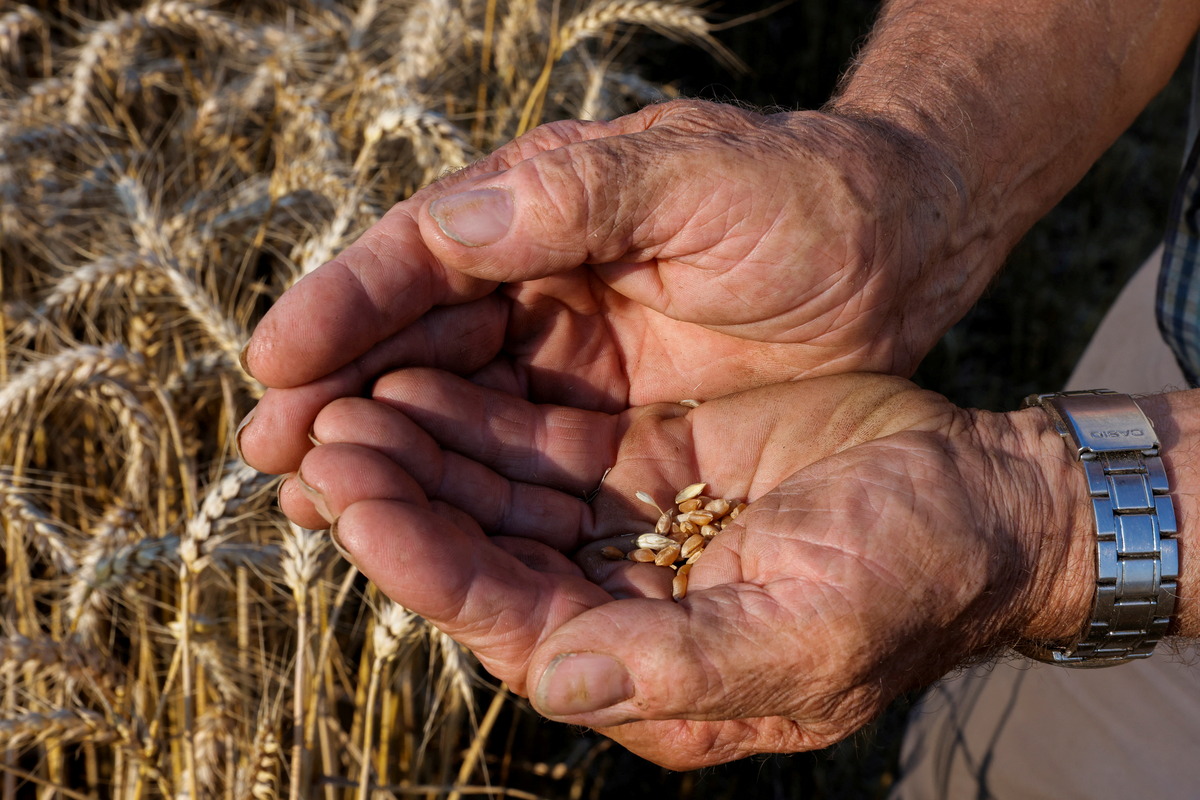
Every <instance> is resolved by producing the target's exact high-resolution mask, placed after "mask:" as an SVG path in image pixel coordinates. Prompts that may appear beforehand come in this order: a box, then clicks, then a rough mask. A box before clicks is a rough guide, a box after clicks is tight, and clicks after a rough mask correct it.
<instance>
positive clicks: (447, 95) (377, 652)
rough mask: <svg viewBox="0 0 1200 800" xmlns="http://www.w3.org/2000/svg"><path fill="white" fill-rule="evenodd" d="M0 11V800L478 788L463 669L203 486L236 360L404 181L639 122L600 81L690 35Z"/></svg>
mask: <svg viewBox="0 0 1200 800" xmlns="http://www.w3.org/2000/svg"><path fill="white" fill-rule="evenodd" d="M5 9H6V10H4V11H3V12H0V299H2V305H0V327H2V331H3V337H2V339H0V518H2V520H3V530H2V532H0V533H2V535H0V574H2V580H0V798H4V800H7V799H8V798H14V797H18V796H22V797H25V796H34V793H35V792H36V793H37V796H40V797H69V798H76V797H114V798H152V797H171V798H182V797H190V798H200V797H213V798H257V799H259V800H262V799H263V798H268V797H275V796H290V797H296V798H299V797H322V798H327V799H328V800H333V798H348V797H359V798H365V797H394V796H401V795H405V796H406V795H411V794H414V793H418V794H423V795H424V796H429V797H434V796H442V795H448V796H456V795H457V794H460V793H465V792H475V791H477V790H478V789H477V787H478V785H480V784H482V783H486V782H487V781H489V780H491V781H492V782H493V783H494V782H495V781H496V777H497V776H496V772H497V769H498V768H497V767H493V768H492V769H491V771H490V772H489V769H488V765H489V764H500V765H501V766H500V768H499V771H500V773H501V775H500V777H501V778H502V779H503V777H504V775H505V774H511V770H512V764H511V763H510V762H512V758H511V753H510V752H509V750H506V749H505V747H504V742H501V743H500V745H499V746H494V745H493V744H492V743H489V739H488V736H489V732H491V731H492V730H493V728H494V726H495V724H496V720H497V719H498V717H499V716H500V715H501V714H502V712H503V711H504V708H505V707H506V705H505V703H504V700H503V698H504V694H503V692H502V691H501V692H495V691H494V690H489V691H493V693H492V694H491V699H489V700H487V701H486V702H485V703H484V706H485V707H486V709H487V710H486V712H485V713H477V711H476V702H477V698H476V697H475V696H474V695H475V694H476V691H475V690H476V689H478V688H479V687H480V686H483V685H485V684H484V683H483V682H482V681H481V680H480V679H479V678H478V676H477V674H476V672H475V670H474V667H473V666H472V665H471V663H470V662H469V660H468V656H467V655H466V654H464V653H463V652H462V651H460V650H459V648H458V647H457V646H456V645H455V644H454V643H453V642H450V641H449V640H447V639H445V638H444V637H442V636H440V634H438V633H437V632H436V631H434V630H431V629H429V628H428V627H427V626H425V625H424V624H423V623H422V622H421V621H420V620H418V619H415V618H414V617H413V616H412V615H410V614H409V613H408V612H406V611H405V610H404V609H402V608H398V607H396V606H395V605H393V604H391V603H390V602H389V601H387V600H386V598H382V597H380V596H378V595H377V594H375V593H374V592H373V591H372V590H371V589H370V587H367V586H366V585H365V583H364V582H363V581H362V579H361V578H359V577H357V576H356V573H355V572H354V571H353V570H352V569H351V568H349V567H348V566H347V565H345V564H344V563H343V562H341V560H340V559H338V558H336V557H334V556H333V555H332V553H331V551H330V550H329V549H328V548H327V547H326V538H325V535H324V534H323V533H320V532H313V531H307V530H302V529H298V528H296V527H294V526H291V525H289V524H288V523H287V521H286V520H284V519H283V518H282V517H281V516H280V515H279V513H278V510H277V508H276V506H275V504H274V491H273V490H274V480H273V479H272V478H271V477H269V476H264V475H260V474H258V473H256V472H255V471H253V470H251V469H249V468H247V467H245V466H244V465H241V464H240V463H238V462H237V460H236V456H235V454H234V450H233V446H232V436H231V432H232V430H233V428H234V426H235V425H236V423H237V421H238V420H239V419H240V418H241V417H242V416H243V414H245V412H246V411H247V410H248V409H249V408H250V406H251V405H252V404H253V403H254V401H255V398H256V397H257V396H259V394H260V393H261V387H259V386H258V385H256V383H255V382H254V380H253V379H251V378H250V377H249V376H248V375H246V374H245V373H244V372H243V371H242V370H241V368H240V367H239V365H238V358H237V356H238V353H239V351H240V349H241V347H242V344H243V343H244V341H245V340H246V338H247V331H248V330H250V329H251V328H252V326H253V324H254V322H255V320H256V319H257V318H258V317H259V316H260V315H261V314H262V312H263V311H264V309H265V308H266V307H267V306H268V305H269V304H270V303H271V301H272V300H273V299H274V298H276V297H278V296H279V294H280V293H281V292H282V291H284V290H285V289H286V288H287V287H288V286H289V285H291V284H292V283H293V282H294V281H295V280H296V279H297V278H298V277H299V276H301V275H302V274H304V273H305V272H307V271H309V270H311V269H313V268H314V267H316V266H318V265H319V264H321V263H322V262H323V261H324V260H326V259H328V258H329V257H330V255H331V254H333V253H335V252H336V251H337V250H338V249H339V248H340V247H342V246H344V245H345V244H346V243H348V242H349V241H351V240H352V239H353V238H354V237H355V236H356V235H357V233H358V232H360V231H362V230H363V229H364V228H365V227H366V226H368V225H369V224H370V223H371V222H372V221H373V220H375V219H376V218H377V217H379V216H380V215H381V214H382V213H383V211H385V210H386V209H387V208H388V207H389V206H390V205H391V204H392V203H393V202H394V201H396V200H397V199H400V198H402V197H404V196H406V195H408V194H409V193H411V192H412V191H413V190H414V189H415V188H416V187H419V186H421V185H423V184H425V183H427V182H429V181H430V180H432V179H434V178H436V177H437V176H438V175H440V174H442V173H443V172H445V171H446V170H449V169H453V168H455V167H458V166H461V165H463V164H464V163H466V162H467V161H469V160H470V159H472V158H474V157H475V156H476V155H477V154H480V153H483V152H486V151H488V150H489V149H491V148H493V147H495V146H496V145H498V144H499V143H502V142H503V141H506V140H507V139H509V138H511V137H512V136H514V135H516V134H518V133H519V132H521V131H523V130H525V129H528V128H529V127H531V126H533V125H535V124H537V123H538V122H540V121H544V120H548V119H553V118H563V117H569V116H575V117H594V118H596V117H605V116H610V115H613V114H616V113H619V112H622V111H625V110H628V108H629V107H630V106H631V105H633V104H637V103H641V102H644V101H645V100H648V99H655V98H657V97H660V96H661V90H660V89H658V88H656V87H653V86H650V85H648V84H646V83H645V82H644V81H642V80H640V79H639V78H638V77H637V76H636V75H635V74H633V73H632V72H630V71H628V69H627V68H625V67H622V64H627V63H629V62H628V60H627V57H629V56H631V55H632V53H633V52H634V51H633V49H632V48H631V47H629V37H630V34H631V33H632V32H633V31H635V30H636V29H637V28H650V29H652V30H654V31H655V32H658V33H664V34H667V35H672V36H676V37H682V38H685V39H691V40H693V41H697V42H706V41H710V40H709V38H708V27H707V25H706V23H705V21H704V19H703V18H702V16H701V15H700V13H699V12H698V11H697V9H696V8H695V7H693V6H690V5H688V4H686V3H684V2H652V1H647V2H635V1H633V0H626V1H624V2H622V1H621V0H600V1H599V2H585V1H584V0H580V2H578V3H571V2H566V1H565V0H563V1H561V2H560V1H559V0H555V2H538V0H507V1H502V0H459V1H457V2H456V1H454V0H357V1H356V2H353V3H346V2H342V0H304V2H295V3H292V2H284V0H269V1H268V2H257V3H239V2H235V1H234V0H230V1H229V2H203V1H201V2H182V1H180V0H161V1H160V2H149V3H146V4H136V3H125V2H120V1H119V0H78V1H77V2H70V0H57V2H51V0H41V2H33V3H31V4H30V5H16V6H13V5H11V4H10V5H7V6H5ZM492 738H502V737H492ZM510 738H511V737H510ZM510 749H511V748H510ZM499 751H505V752H509V755H508V756H505V757H504V759H501V760H499V761H498V760H497V757H496V756H495V755H494V753H495V752H499ZM489 754H492V755H489ZM505 759H507V760H505ZM506 770H507V772H506ZM505 791H507V792H508V794H509V795H520V793H519V792H516V791H515V790H505Z"/></svg>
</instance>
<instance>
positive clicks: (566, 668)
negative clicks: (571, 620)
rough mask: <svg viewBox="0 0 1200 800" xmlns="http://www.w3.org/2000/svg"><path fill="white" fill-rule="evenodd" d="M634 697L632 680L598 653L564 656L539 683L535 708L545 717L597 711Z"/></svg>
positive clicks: (607, 657) (550, 667)
mask: <svg viewBox="0 0 1200 800" xmlns="http://www.w3.org/2000/svg"><path fill="white" fill-rule="evenodd" d="M631 697H633V679H632V678H630V677H629V672H628V671H627V670H626V669H625V666H624V665H623V664H621V662H619V661H617V660H616V659H615V658H612V657H611V656H606V655H601V654H600V653H564V654H563V655H561V656H558V657H557V658H555V659H554V660H553V661H552V662H550V666H549V667H548V668H547V669H546V672H545V673H544V674H543V675H542V679H541V680H540V681H539V682H538V688H537V693H536V698H537V707H538V710H539V711H541V712H542V713H543V714H545V715H546V716H548V717H566V716H570V715H572V714H584V713H587V712H589V711H599V710H600V709H602V708H608V707H609V706H613V705H616V704H617V703H620V702H623V701H625V700H628V699H629V698H631Z"/></svg>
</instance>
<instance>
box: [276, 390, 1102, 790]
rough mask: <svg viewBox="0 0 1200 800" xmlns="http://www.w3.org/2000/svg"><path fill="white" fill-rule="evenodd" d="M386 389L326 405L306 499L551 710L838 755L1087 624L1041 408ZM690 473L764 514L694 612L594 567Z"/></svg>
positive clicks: (693, 589)
mask: <svg viewBox="0 0 1200 800" xmlns="http://www.w3.org/2000/svg"><path fill="white" fill-rule="evenodd" d="M375 398H376V399H375V400H369V399H365V398H362V399H344V400H340V401H338V402H335V403H333V404H332V405H330V406H329V407H328V408H326V409H325V410H323V411H322V412H321V414H320V416H319V417H318V418H317V420H316V424H315V429H314V430H315V435H316V437H317V438H318V439H319V440H320V441H321V442H322V443H323V444H322V445H321V446H318V447H316V448H314V449H313V450H312V451H311V452H310V453H309V454H308V455H307V456H306V458H305V459H304V462H303V464H302V477H303V480H304V481H305V483H306V485H307V486H308V487H310V488H308V489H301V488H298V487H297V488H295V489H294V490H293V491H294V492H295V493H296V494H295V495H293V494H289V495H286V496H285V498H284V505H285V509H286V510H288V511H289V513H291V514H292V515H293V516H294V517H296V518H298V521H300V522H301V523H302V524H309V525H313V524H321V523H320V519H319V518H318V519H313V518H311V516H312V514H313V511H312V506H311V505H309V504H310V503H311V502H315V503H316V505H317V508H319V509H320V512H321V514H322V515H323V516H324V517H325V518H326V519H329V520H332V519H336V520H337V526H336V532H337V536H338V538H339V539H340V542H341V544H342V546H343V547H344V548H345V549H346V551H347V552H348V554H349V556H350V557H351V558H352V559H353V560H354V562H355V563H357V564H358V565H359V566H360V568H361V569H362V570H363V571H364V572H365V573H366V574H367V576H368V577H370V578H371V580H373V581H374V582H375V583H376V584H377V585H378V586H379V587H380V588H381V589H382V590H383V591H384V592H385V593H387V594H388V595H390V596H391V597H393V598H394V599H395V600H396V601H398V602H400V603H402V604H403V605H405V606H407V607H408V608H411V609H413V610H414V611H416V612H418V613H420V614H422V615H424V616H426V617H427V618H428V619H430V620H431V621H432V622H433V623H434V624H436V625H438V626H439V627H441V628H442V629H443V630H445V631H446V632H447V633H449V634H450V635H451V636H453V637H455V638H456V639H458V640H459V641H461V642H462V643H464V644H465V645H467V646H468V647H470V648H471V649H472V650H473V651H474V652H475V653H476V654H477V655H478V657H479V658H480V660H481V661H482V663H483V664H484V665H485V666H486V667H487V669H488V670H489V671H491V672H492V673H493V674H495V675H496V676H497V677H499V678H502V679H503V680H505V681H507V682H508V683H509V685H510V686H512V687H513V688H514V690H516V691H518V692H521V693H526V694H528V695H529V696H530V698H531V700H532V702H533V704H534V706H535V707H536V708H537V709H538V710H539V711H541V712H542V713H544V714H546V715H547V716H550V717H552V718H555V719H559V720H563V721H566V722H570V723H576V724H583V725H589V726H592V727H595V728H598V729H600V730H602V731H603V732H604V733H605V734H607V735H609V736H612V737H613V738H615V739H617V740H619V741H621V742H622V743H623V744H625V745H626V746H628V747H630V748H631V749H633V750H634V751H635V752H638V753H640V754H642V755H644V756H645V757H647V758H650V759H653V760H655V761H657V762H659V763H661V764H664V765H666V766H669V767H672V768H677V769H684V768H693V767H697V766H702V765H705V764H713V763H718V762H722V761H727V760H731V759H734V758H738V757H741V756H745V755H748V754H751V753H759V752H779V751H795V750H803V749H811V748H816V747H820V746H823V745H825V744H828V743H830V742H833V741H836V740H838V739H840V738H843V737H844V736H846V735H848V734H850V733H851V732H853V731H854V730H856V729H857V728H858V727H860V726H861V725H862V724H864V723H865V722H866V721H868V720H869V719H870V718H871V717H872V716H874V715H875V714H876V713H878V712H879V711H880V710H881V709H882V708H883V707H884V705H885V704H886V703H887V702H888V701H889V700H890V699H891V698H892V697H893V696H894V695H895V694H896V693H898V692H899V691H902V690H904V689H905V688H908V687H912V686H915V685H918V684H920V683H921V682H923V681H928V680H931V679H933V678H935V677H937V676H939V675H941V674H942V673H944V672H945V671H946V670H947V669H949V668H950V667H952V666H953V665H954V664H956V663H958V662H960V661H961V660H962V659H964V658H966V657H969V656H971V655H973V654H978V653H980V652H982V651H986V650H988V649H990V648H993V647H995V646H997V645H998V644H1003V643H1005V642H1008V641H1011V640H1012V639H1014V638H1016V637H1018V636H1036V637H1039V638H1046V639H1051V638H1057V637H1062V638H1067V637H1069V636H1071V635H1072V634H1074V633H1075V632H1076V631H1077V630H1078V629H1079V627H1080V625H1081V624H1082V620H1083V619H1084V618H1085V616H1086V614H1087V611H1088V605H1089V602H1090V586H1092V585H1094V584H1091V583H1089V581H1090V578H1089V576H1088V570H1089V566H1088V559H1087V553H1086V542H1087V536H1086V527H1082V528H1081V527H1080V526H1079V525H1076V524H1075V523H1074V517H1073V516H1072V514H1073V513H1074V512H1075V511H1076V510H1077V509H1070V508H1068V509H1066V510H1064V509H1063V507H1062V504H1059V505H1058V507H1057V510H1056V509H1055V505H1054V504H1052V503H1049V502H1046V500H1047V497H1048V496H1050V493H1051V492H1052V493H1053V495H1054V496H1057V497H1081V495H1082V493H1080V492H1078V488H1079V487H1078V484H1077V481H1078V475H1077V474H1076V473H1075V472H1074V468H1073V466H1072V465H1071V464H1070V463H1069V462H1068V461H1067V459H1066V456H1065V452H1064V448H1063V447H1062V444H1061V442H1060V441H1059V440H1058V437H1057V436H1056V435H1055V434H1053V433H1052V432H1050V431H1048V426H1047V424H1046V420H1045V419H1043V417H1042V415H1041V412H1038V411H1034V412H1024V413H1019V414H1012V415H989V414H980V413H976V412H967V411H963V410H961V409H957V408H955V407H953V406H951V405H950V404H949V403H948V402H946V401H945V400H944V399H943V398H941V397H939V396H937V395H934V394H931V393H927V392H922V391H920V390H917V389H916V388H915V387H913V386H912V385H911V384H909V383H907V382H906V381H903V380H901V379H898V378H888V377H883V376H878V375H874V376H872V375H849V376H833V377H826V378H817V379H813V380H809V381H798V382H793V383H789V384H784V385H776V386H770V387H765V388H762V389H757V390H753V391H748V392H745V393H742V394H739V395H734V396H730V397H728V398H723V399H718V400H714V401H712V402H709V403H705V404H703V405H701V406H700V407H699V408H697V409H694V410H689V409H687V408H685V407H682V406H679V405H666V404H661V405H654V406H649V407H643V408H636V409H631V410H628V411H625V412H623V413H621V414H618V415H608V414H604V413H599V412H590V411H582V410H578V409H571V408H563V407H555V406H535V405H532V404H530V403H527V402H525V401H522V400H518V399H515V398H512V397H511V396H509V395H507V394H505V393H501V392H496V391H493V390H490V389H486V388H483V387H479V386H477V385H474V384H471V383H469V382H467V381H465V380H463V379H460V378H456V377H454V376H450V375H446V374H443V373H437V372H434V371H430V370H407V371H401V372H398V373H395V374H392V375H389V376H386V377H385V378H383V379H381V380H380V381H379V382H378V384H377V385H376V387H375ZM426 431H428V433H426ZM1033 451H1036V453H1034V452H1033ZM1031 455H1036V456H1037V457H1036V458H1031ZM608 467H611V471H609V472H608V473H607V475H606V476H605V470H606V468H608ZM602 477H603V483H602V484H601V478H602ZM696 480H704V481H706V482H708V483H709V484H710V486H711V493H713V494H715V495H718V496H726V497H745V498H747V499H748V500H749V501H750V505H749V507H748V508H747V509H746V511H744V512H743V513H742V514H741V516H739V517H738V519H737V521H736V523H735V524H734V525H732V526H731V527H730V528H728V529H727V530H726V531H724V532H723V533H721V534H720V535H718V536H717V537H716V538H715V539H713V541H712V542H711V544H710V545H709V547H708V549H707V550H706V551H705V553H704V555H703V556H702V557H701V558H700V560H699V561H698V562H697V563H696V564H695V566H694V568H693V570H692V572H691V576H690V581H691V582H690V587H689V593H688V596H687V598H686V599H685V600H683V601H682V602H680V603H675V602H673V601H671V600H670V599H662V598H665V597H669V593H670V588H669V584H670V572H669V571H668V570H666V569H664V568H661V567H655V566H653V565H646V564H633V563H631V562H623V561H621V562H612V561H605V560H603V559H600V558H596V557H595V555H594V552H595V550H596V549H597V547H598V544H599V543H602V542H603V540H604V539H605V538H606V537H610V536H613V535H616V534H623V533H627V532H630V531H641V530H647V529H649V528H650V527H651V526H652V525H653V520H654V517H655V512H654V511H653V509H650V508H649V507H647V506H645V505H644V504H642V503H640V502H638V501H637V500H635V499H634V493H635V492H636V491H646V492H648V493H650V494H651V495H653V496H654V497H656V498H659V502H660V503H663V504H665V503H668V502H670V499H671V497H672V496H673V494H674V492H675V491H676V489H678V488H679V487H681V486H683V485H685V484H688V483H691V482H693V481H696ZM1060 484H1062V485H1060ZM1068 484H1069V486H1068ZM597 485H600V489H599V492H598V493H597V494H596V496H595V498H594V500H593V501H592V502H591V503H590V504H589V503H586V502H585V501H584V500H583V499H581V497H582V496H583V495H584V494H586V493H588V492H590V491H591V490H593V489H595V488H596V487H597ZM298 495H303V496H298ZM1054 515H1057V516H1054ZM1080 532H1082V535H1079V534H1080ZM1073 534H1074V535H1073ZM1080 542H1082V543H1083V544H1082V545H1080V544H1079V543H1080ZM568 556H573V557H574V559H575V560H574V561H573V560H572V559H571V558H569V557H568ZM1065 576H1069V577H1074V578H1078V580H1068V579H1067V578H1066V577H1065Z"/></svg>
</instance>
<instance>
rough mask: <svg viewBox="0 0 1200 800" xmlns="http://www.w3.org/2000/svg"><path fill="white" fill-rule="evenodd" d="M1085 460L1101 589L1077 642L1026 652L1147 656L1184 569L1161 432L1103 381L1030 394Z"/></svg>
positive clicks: (1085, 658)
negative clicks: (1100, 386) (1085, 386)
mask: <svg viewBox="0 0 1200 800" xmlns="http://www.w3.org/2000/svg"><path fill="white" fill-rule="evenodd" d="M1024 405H1025V406H1026V407H1030V406H1038V407H1040V408H1042V409H1043V410H1045V411H1046V412H1047V413H1048V414H1049V415H1050V417H1051V419H1052V420H1053V421H1054V425H1055V428H1056V429H1057V431H1058V433H1059V434H1060V435H1061V436H1062V437H1063V439H1064V440H1065V441H1066V443H1067V446H1068V448H1069V449H1070V450H1071V452H1072V454H1073V455H1074V457H1075V458H1076V459H1078V460H1079V462H1080V463H1081V464H1082V466H1083V472H1084V477H1085V479H1086V484H1087V490H1088V494H1089V495H1090V497H1091V502H1092V510H1093V511H1094V514H1095V531H1096V593H1095V597H1094V601H1093V605H1092V616H1091V621H1090V622H1089V623H1088V625H1087V627H1086V629H1085V630H1084V631H1083V632H1082V635H1081V637H1080V639H1079V640H1078V641H1075V642H1071V643H1068V644H1065V645H1064V644H1028V643H1027V644H1025V645H1024V646H1022V647H1020V648H1018V651H1019V652H1021V653H1022V654H1023V655H1026V656H1028V657H1030V658H1033V659H1036V660H1039V661H1046V662H1049V663H1054V664H1062V665H1064V666H1078V667H1098V666H1110V665H1115V664H1121V663H1124V662H1126V661H1129V660H1130V659H1134V658H1146V657H1148V656H1149V655H1150V654H1151V653H1153V651H1154V648H1155V646H1156V645H1157V644H1158V641H1159V640H1160V639H1161V638H1162V637H1163V636H1165V635H1166V632H1167V627H1168V625H1169V624H1170V621H1171V615H1172V614H1173V613H1174V611H1175V596H1176V592H1177V583H1176V582H1177V580H1178V578H1179V549H1178V544H1177V541H1176V533H1177V530H1176V523H1175V508H1174V505H1173V504H1172V502H1171V498H1170V496H1169V495H1168V491H1169V488H1170V487H1169V485H1168V482H1167V474H1166V471H1165V470H1164V469H1163V464H1162V458H1161V457H1160V455H1159V443H1158V438H1157V436H1156V435H1155V433H1154V428H1153V426H1152V425H1151V424H1150V420H1149V419H1148V418H1147V417H1146V415H1145V413H1144V412H1143V411H1142V410H1141V408H1140V407H1139V406H1138V405H1137V403H1136V402H1135V401H1134V399H1133V398H1131V397H1130V396H1129V395H1124V394H1117V393H1116V392H1112V391H1109V390H1107V389H1096V390H1089V391H1082V392H1058V393H1053V394H1039V395H1030V396H1029V397H1027V398H1025V403H1024Z"/></svg>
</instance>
